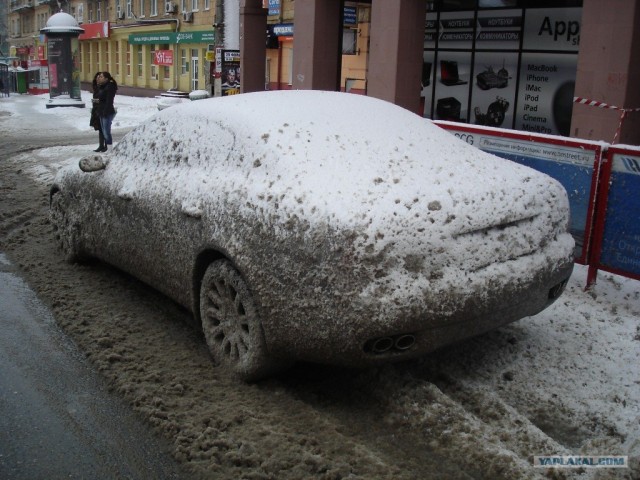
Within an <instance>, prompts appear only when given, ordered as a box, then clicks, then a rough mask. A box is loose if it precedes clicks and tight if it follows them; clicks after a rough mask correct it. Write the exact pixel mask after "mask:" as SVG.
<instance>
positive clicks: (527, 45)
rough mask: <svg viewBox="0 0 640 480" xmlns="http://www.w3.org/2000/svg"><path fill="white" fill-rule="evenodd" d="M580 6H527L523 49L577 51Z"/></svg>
mask: <svg viewBox="0 0 640 480" xmlns="http://www.w3.org/2000/svg"><path fill="white" fill-rule="evenodd" d="M581 20H582V8H529V9H527V21H526V23H525V28H524V38H523V45H522V48H523V50H538V51H540V50H548V51H552V52H574V53H578V48H579V47H580V23H581Z"/></svg>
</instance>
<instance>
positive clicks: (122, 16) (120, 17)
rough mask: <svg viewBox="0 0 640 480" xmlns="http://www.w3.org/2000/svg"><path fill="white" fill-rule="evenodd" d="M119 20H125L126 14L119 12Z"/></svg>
mask: <svg viewBox="0 0 640 480" xmlns="http://www.w3.org/2000/svg"><path fill="white" fill-rule="evenodd" d="M118 20H124V12H118Z"/></svg>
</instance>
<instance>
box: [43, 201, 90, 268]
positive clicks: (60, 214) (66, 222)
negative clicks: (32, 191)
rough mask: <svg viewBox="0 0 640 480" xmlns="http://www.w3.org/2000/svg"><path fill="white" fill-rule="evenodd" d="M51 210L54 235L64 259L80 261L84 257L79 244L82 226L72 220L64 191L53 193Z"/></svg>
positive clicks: (71, 261) (72, 261)
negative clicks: (66, 205)
mask: <svg viewBox="0 0 640 480" xmlns="http://www.w3.org/2000/svg"><path fill="white" fill-rule="evenodd" d="M49 212H50V218H51V224H52V225H53V232H54V236H55V239H56V241H57V243H58V248H59V249H60V251H61V252H62V254H63V256H64V259H65V260H66V261H67V262H69V263H74V262H78V261H80V260H81V259H82V258H81V255H80V248H79V246H78V238H79V237H80V228H79V226H78V225H77V224H74V223H73V222H72V221H71V220H70V218H69V215H68V213H67V209H66V208H65V206H64V200H63V196H62V193H60V192H56V193H55V194H54V195H53V197H52V198H51V209H50V211H49Z"/></svg>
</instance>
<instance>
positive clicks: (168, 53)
mask: <svg viewBox="0 0 640 480" xmlns="http://www.w3.org/2000/svg"><path fill="white" fill-rule="evenodd" d="M153 64H154V65H160V66H164V67H170V66H171V65H173V50H154V51H153Z"/></svg>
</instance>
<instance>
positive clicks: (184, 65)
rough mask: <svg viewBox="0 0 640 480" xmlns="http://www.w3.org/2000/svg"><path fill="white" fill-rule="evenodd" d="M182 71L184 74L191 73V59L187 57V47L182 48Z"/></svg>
mask: <svg viewBox="0 0 640 480" xmlns="http://www.w3.org/2000/svg"><path fill="white" fill-rule="evenodd" d="M180 66H181V67H180V68H181V70H180V73H182V74H183V75H184V74H185V73H189V59H188V58H187V49H186V48H181V49H180Z"/></svg>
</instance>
